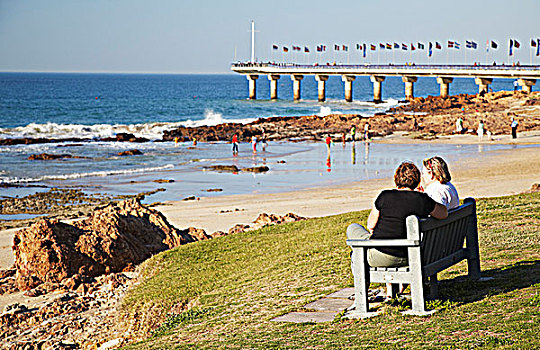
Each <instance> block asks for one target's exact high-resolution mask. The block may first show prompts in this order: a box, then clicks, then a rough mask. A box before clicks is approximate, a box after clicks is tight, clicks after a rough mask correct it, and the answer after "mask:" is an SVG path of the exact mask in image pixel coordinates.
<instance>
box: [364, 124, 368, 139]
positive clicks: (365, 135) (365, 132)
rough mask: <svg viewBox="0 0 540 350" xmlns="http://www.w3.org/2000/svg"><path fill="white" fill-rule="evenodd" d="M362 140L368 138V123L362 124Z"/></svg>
mask: <svg viewBox="0 0 540 350" xmlns="http://www.w3.org/2000/svg"><path fill="white" fill-rule="evenodd" d="M364 140H365V141H367V140H369V123H368V122H366V124H364Z"/></svg>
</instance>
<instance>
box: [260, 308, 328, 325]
mask: <svg viewBox="0 0 540 350" xmlns="http://www.w3.org/2000/svg"><path fill="white" fill-rule="evenodd" d="M337 314H338V313H337V312H329V311H321V312H290V313H288V314H286V315H283V316H278V317H276V318H273V319H271V320H270V321H273V322H293V323H304V322H317V323H319V322H330V321H333V320H334V318H335V317H336V315H337Z"/></svg>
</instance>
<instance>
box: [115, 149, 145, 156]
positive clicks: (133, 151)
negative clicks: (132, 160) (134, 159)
mask: <svg viewBox="0 0 540 350" xmlns="http://www.w3.org/2000/svg"><path fill="white" fill-rule="evenodd" d="M140 154H143V153H142V152H141V151H139V150H138V149H130V150H128V151H122V152H118V155H119V156H121V157H123V156H135V155H140Z"/></svg>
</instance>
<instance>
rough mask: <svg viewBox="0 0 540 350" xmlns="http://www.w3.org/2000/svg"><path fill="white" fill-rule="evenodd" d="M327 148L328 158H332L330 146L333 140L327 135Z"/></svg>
mask: <svg viewBox="0 0 540 350" xmlns="http://www.w3.org/2000/svg"><path fill="white" fill-rule="evenodd" d="M325 141H326V148H327V150H328V156H330V145H331V144H332V138H331V137H330V135H326V139H325Z"/></svg>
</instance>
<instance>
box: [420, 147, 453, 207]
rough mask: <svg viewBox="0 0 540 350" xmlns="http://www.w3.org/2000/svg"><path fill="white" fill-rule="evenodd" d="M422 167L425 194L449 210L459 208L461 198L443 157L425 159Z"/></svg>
mask: <svg viewBox="0 0 540 350" xmlns="http://www.w3.org/2000/svg"><path fill="white" fill-rule="evenodd" d="M422 163H423V165H424V166H423V167H422V182H423V190H424V192H425V193H426V194H427V195H428V196H430V197H431V198H433V200H435V202H437V203H440V204H442V205H444V206H446V208H447V209H448V210H450V209H454V208H457V207H458V206H459V196H458V193H457V190H456V188H455V187H454V185H452V183H451V182H450V180H451V179H452V177H451V176H450V171H448V165H447V164H446V162H445V161H444V159H442V158H441V157H438V156H435V157H431V158H426V159H424V161H423V162H422Z"/></svg>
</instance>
